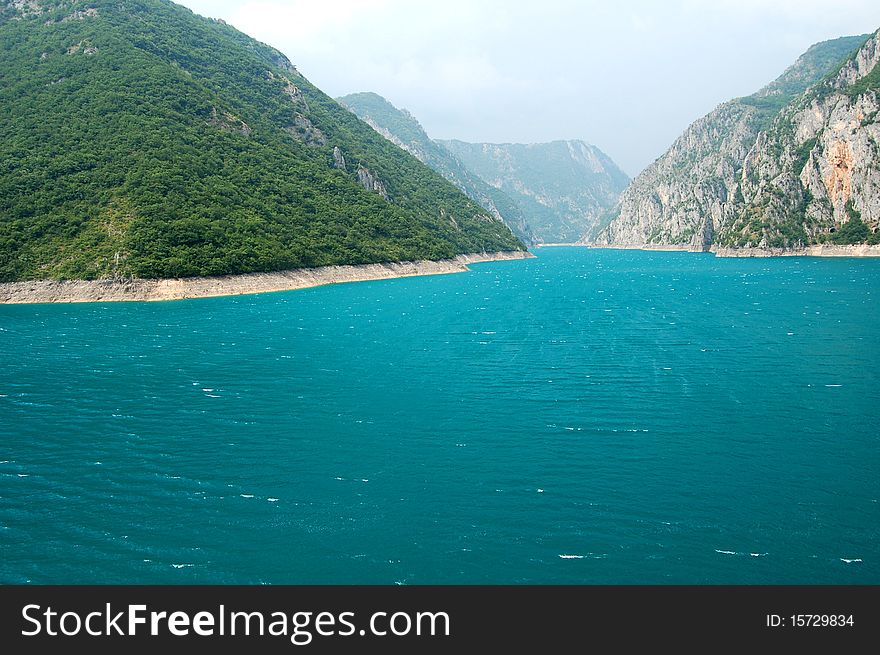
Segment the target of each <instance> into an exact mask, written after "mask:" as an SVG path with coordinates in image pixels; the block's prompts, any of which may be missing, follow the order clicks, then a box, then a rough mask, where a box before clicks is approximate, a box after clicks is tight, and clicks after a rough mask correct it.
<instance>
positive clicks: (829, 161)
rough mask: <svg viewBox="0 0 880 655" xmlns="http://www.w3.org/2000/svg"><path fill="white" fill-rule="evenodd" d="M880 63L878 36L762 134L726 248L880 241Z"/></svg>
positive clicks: (724, 237) (746, 169)
mask: <svg viewBox="0 0 880 655" xmlns="http://www.w3.org/2000/svg"><path fill="white" fill-rule="evenodd" d="M878 61H880V38H878V34H874V35H873V36H872V37H871V38H870V39H868V41H867V42H866V43H865V45H864V46H863V47H862V48H860V49H859V51H858V52H857V53H856V54H855V55H853V56H852V57H850V58H848V59H847V61H846V62H845V63H844V64H843V65H842V66H840V67H839V70H838V71H836V72H835V73H834V74H833V75H831V76H829V77H828V79H826V80H823V81H822V82H821V83H820V84H818V85H817V86H815V87H813V88H812V89H811V90H810V91H808V92H807V93H805V94H804V95H803V96H802V97H800V98H798V99H797V100H795V101H794V102H792V103H791V104H790V105H789V106H787V107H786V108H785V109H783V110H782V112H781V114H780V115H779V117H778V118H777V119H776V120H775V121H774V123H773V124H772V125H771V126H770V128H769V129H767V130H766V131H765V132H762V133H761V134H759V135H758V138H757V140H756V142H755V145H754V147H753V148H752V149H751V150H750V152H749V153H748V155H747V156H746V160H745V163H744V165H743V174H742V179H741V185H742V197H743V202H742V203H741V207H738V210H737V217H736V220H735V221H734V222H733V224H732V225H730V226H729V227H726V228H725V229H724V230H723V231H722V233H721V234H720V235H719V238H718V240H717V243H718V245H719V246H727V247H731V246H732V247H739V248H742V247H749V246H759V247H763V248H768V247H769V248H789V249H790V248H799V247H802V246H805V245H810V244H822V243H830V244H838V245H842V244H859V243H869V244H877V243H880V124H878V122H877V113H878V111H880V96H878V92H880V68H878V66H877V63H878Z"/></svg>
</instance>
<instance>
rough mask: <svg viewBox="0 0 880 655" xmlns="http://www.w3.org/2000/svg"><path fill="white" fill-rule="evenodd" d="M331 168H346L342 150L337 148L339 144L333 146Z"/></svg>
mask: <svg viewBox="0 0 880 655" xmlns="http://www.w3.org/2000/svg"><path fill="white" fill-rule="evenodd" d="M333 168H341V169H342V170H347V169H346V167H345V157H344V156H343V155H342V150H340V149H339V146H333Z"/></svg>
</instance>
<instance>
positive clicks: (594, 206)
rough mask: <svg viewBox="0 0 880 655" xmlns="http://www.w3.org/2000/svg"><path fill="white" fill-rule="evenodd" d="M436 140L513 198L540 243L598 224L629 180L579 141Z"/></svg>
mask: <svg viewBox="0 0 880 655" xmlns="http://www.w3.org/2000/svg"><path fill="white" fill-rule="evenodd" d="M440 143H442V144H443V145H444V146H445V147H446V148H448V149H449V151H450V152H452V153H453V154H454V155H455V156H456V157H458V158H459V159H460V160H461V161H462V162H463V163H464V165H465V166H467V168H468V169H469V170H471V171H473V172H474V173H476V174H477V175H478V176H479V177H480V178H481V179H482V180H483V181H484V182H486V183H487V184H489V185H491V186H493V187H495V188H496V189H501V190H502V191H504V192H505V193H506V194H507V195H508V196H510V197H511V198H513V200H515V201H516V203H517V204H518V205H519V206H520V207H521V209H522V211H523V214H524V215H525V217H526V220H527V221H528V222H529V225H530V226H531V228H532V232H533V233H534V234H535V236H536V238H537V239H538V241H539V242H544V243H554V242H555V243H569V242H574V241H577V240H578V239H580V238H581V237H582V236H583V235H584V233H586V232H588V231H589V230H591V229H593V228H594V227H595V226H596V225H598V222H599V219H600V216H601V215H602V214H603V212H605V211H606V210H607V209H608V208H609V207H612V206H613V205H614V203H615V202H616V201H617V198H618V196H619V195H620V192H621V191H622V190H623V189H624V188H625V187H626V185H627V183H628V182H629V177H627V175H626V173H624V172H623V171H622V170H620V168H618V166H617V164H615V163H614V162H613V161H612V160H611V158H610V157H608V156H607V155H606V154H605V153H603V152H602V151H601V150H599V149H598V148H597V147H595V146H591V145H589V144H587V143H584V142H583V141H553V142H551V143H534V144H528V145H525V144H517V143H504V144H495V143H465V142H463V141H440Z"/></svg>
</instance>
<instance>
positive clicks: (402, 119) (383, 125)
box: [337, 93, 535, 244]
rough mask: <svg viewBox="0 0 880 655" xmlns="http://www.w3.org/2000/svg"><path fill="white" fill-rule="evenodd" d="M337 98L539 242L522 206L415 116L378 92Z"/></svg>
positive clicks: (523, 234) (516, 231) (531, 240)
mask: <svg viewBox="0 0 880 655" xmlns="http://www.w3.org/2000/svg"><path fill="white" fill-rule="evenodd" d="M337 100H338V101H339V102H340V103H341V104H342V105H343V106H345V107H347V108H348V109H349V110H351V111H352V112H353V113H354V114H355V115H356V116H358V118H360V119H361V120H363V121H364V122H366V123H367V124H368V125H369V126H370V127H372V128H373V129H374V130H376V131H377V132H378V133H379V134H381V135H382V136H384V137H385V138H386V139H388V140H389V141H391V142H392V143H393V144H395V145H397V146H398V147H400V148H403V149H404V150H406V151H407V152H408V153H410V154H411V155H413V156H414V157H416V158H417V159H419V160H420V161H422V162H423V163H425V164H427V165H428V166H430V167H431V168H433V169H434V170H435V171H437V172H438V173H440V174H441V175H442V176H443V177H445V178H446V179H447V180H449V181H450V182H452V183H453V184H455V185H456V186H457V187H458V188H459V189H461V190H462V191H463V192H464V193H465V194H467V196H468V197H469V198H471V200H474V201H475V202H477V203H478V204H479V205H480V206H481V207H483V209H485V210H486V211H488V212H489V213H491V214H492V215H493V216H495V217H496V218H497V219H499V220H501V221H503V222H504V223H505V224H506V225H507V226H508V227H509V228H510V229H511V231H512V232H513V233H514V234H515V235H516V236H517V237H519V238H520V239H521V240H522V241H523V242H524V243H527V244H533V243H535V236H534V235H533V234H532V230H531V227H529V224H528V222H527V221H526V219H525V217H524V216H523V212H522V210H521V209H520V208H519V206H518V205H517V204H516V203H515V202H514V201H513V200H511V199H510V198H509V197H508V196H507V195H506V194H505V193H504V192H503V191H501V190H500V189H496V188H495V187H492V186H490V185H488V184H486V183H485V182H483V180H481V179H480V178H479V177H477V176H476V175H474V174H473V173H472V172H471V171H469V170H468V169H467V168H466V167H465V165H464V164H462V162H461V161H459V160H458V158H457V157H456V156H455V155H453V154H452V153H451V152H449V151H448V150H447V149H446V148H444V147H443V146H442V145H440V144H439V143H436V142H435V141H432V140H431V138H430V137H429V136H428V134H427V133H426V132H425V130H424V129H423V128H422V126H421V124H419V122H418V120H416V118H415V116H413V115H412V114H410V113H409V112H408V111H407V110H405V109H398V108H397V107H395V106H394V105H392V104H391V103H390V102H388V101H387V100H386V99H385V98H383V97H382V96H380V95H378V94H375V93H352V94H350V95H347V96H344V97H342V98H337Z"/></svg>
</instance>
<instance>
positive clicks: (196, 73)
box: [0, 0, 524, 281]
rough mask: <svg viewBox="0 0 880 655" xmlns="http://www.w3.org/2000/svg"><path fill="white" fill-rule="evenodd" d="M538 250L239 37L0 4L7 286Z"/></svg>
mask: <svg viewBox="0 0 880 655" xmlns="http://www.w3.org/2000/svg"><path fill="white" fill-rule="evenodd" d="M523 247H524V246H523V245H522V244H521V243H520V241H519V240H518V239H516V237H514V236H513V234H512V233H511V232H510V230H509V229H508V228H507V227H506V226H505V225H504V224H503V223H502V222H501V221H499V220H497V218H496V217H495V216H493V215H492V214H491V213H489V212H487V211H486V210H484V209H483V208H482V207H480V206H479V205H477V204H476V203H474V202H473V201H471V200H470V199H469V198H467V197H466V196H465V195H464V194H462V193H461V192H460V191H459V189H458V188H456V186H455V185H453V184H451V183H450V182H448V181H446V180H445V179H443V178H442V177H441V176H440V175H438V174H437V173H435V172H434V171H432V170H431V169H430V168H429V167H427V166H425V165H424V164H422V163H421V162H419V161H418V160H417V159H416V158H415V157H413V156H411V155H409V154H408V153H405V152H403V151H402V150H400V149H399V148H397V147H395V146H394V145H392V144H391V143H389V142H388V141H386V140H385V139H383V138H382V137H380V136H379V135H378V134H376V133H375V132H374V131H373V130H372V129H370V128H369V127H368V126H367V125H365V124H364V123H363V122H362V121H360V120H358V119H357V118H356V117H355V116H353V115H352V114H351V113H350V112H349V111H347V110H346V109H345V108H343V107H341V106H340V105H339V104H338V103H336V102H335V101H334V100H333V99H331V98H329V97H328V96H326V95H325V94H323V93H322V92H321V91H320V90H319V89H317V88H316V87H314V86H313V85H312V84H310V83H309V82H308V80H306V79H305V78H304V77H303V76H302V75H301V74H300V73H299V71H297V69H296V68H295V67H294V66H293V65H292V64H291V63H290V62H289V61H288V60H287V58H286V57H284V56H283V55H282V54H281V53H279V52H278V51H276V50H274V49H272V48H270V47H268V46H266V45H264V44H262V43H259V42H258V41H255V40H253V39H251V38H249V37H248V36H246V35H244V34H242V33H241V32H238V31H237V30H235V29H233V28H232V27H230V26H228V25H226V24H225V23H223V22H222V21H214V20H209V19H206V18H202V17H199V16H196V15H194V14H193V13H192V12H191V11H190V10H188V9H185V8H183V7H180V6H178V5H175V4H173V3H171V2H167V1H165V0H112V1H111V0H89V1H86V2H77V1H72V0H0V281H11V280H22V279H34V278H101V277H119V276H135V277H147V278H148V277H176V276H197V275H216V274H227V273H244V272H251V271H272V270H279V269H288V268H295V267H303V266H319V265H325V264H357V263H369V262H387V261H396V260H414V259H441V258H448V257H452V256H454V255H456V254H460V253H468V252H483V251H500V250H513V249H522V248H523Z"/></svg>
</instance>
